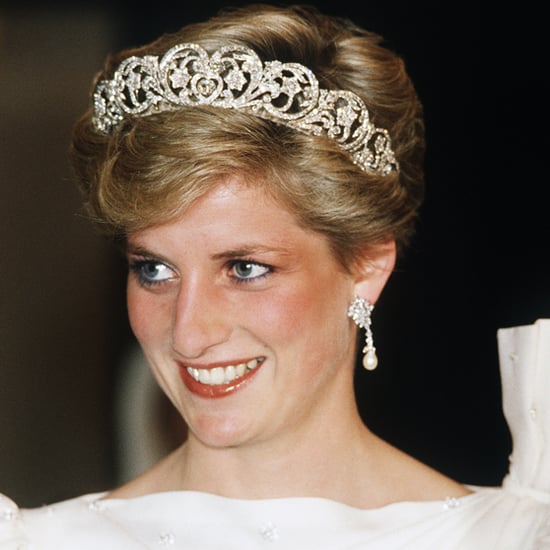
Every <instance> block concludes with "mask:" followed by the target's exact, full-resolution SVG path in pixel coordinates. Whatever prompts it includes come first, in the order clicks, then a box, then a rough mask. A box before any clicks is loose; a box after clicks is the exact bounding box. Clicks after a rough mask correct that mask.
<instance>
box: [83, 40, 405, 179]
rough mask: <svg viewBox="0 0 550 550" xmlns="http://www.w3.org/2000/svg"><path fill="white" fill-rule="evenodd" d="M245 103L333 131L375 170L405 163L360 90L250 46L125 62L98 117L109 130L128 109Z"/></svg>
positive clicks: (309, 129)
mask: <svg viewBox="0 0 550 550" xmlns="http://www.w3.org/2000/svg"><path fill="white" fill-rule="evenodd" d="M200 105H211V106H214V107H223V108H226V109H239V110H243V111H246V112H249V113H252V114H254V115H256V116H258V117H261V118H264V119H269V120H272V121H274V122H278V123H280V124H283V125H285V126H289V127H290V128H294V129H295V130H298V131H301V132H304V133H306V134H310V135H315V136H327V137H329V138H331V139H333V140H335V141H336V142H337V143H338V145H339V146H340V147H341V148H342V149H343V150H345V151H347V152H348V154H349V155H350V156H351V158H352V160H353V162H354V163H355V164H356V165H357V166H359V167H360V168H361V169H362V170H364V171H366V172H368V173H374V174H381V175H387V174H390V173H391V172H396V171H398V170H399V165H398V163H397V161H396V159H395V154H394V152H393V150H392V148H391V139H390V136H389V134H388V132H387V130H385V129H383V128H377V127H376V126H375V125H374V124H373V123H372V122H371V121H370V117H369V112H368V109H367V107H366V106H365V103H364V102H363V100H362V99H361V98H360V97H359V96H357V95H356V94H354V93H353V92H349V91H345V90H326V89H323V88H320V87H319V83H318V81H317V79H316V77H315V75H314V74H313V73H312V72H311V71H310V70H309V69H308V68H306V67H304V66H303V65H300V64H299V63H282V62H280V61H266V62H265V63H262V61H261V60H260V58H259V57H258V56H257V55H256V53H255V52H254V51H253V50H251V49H250V48H247V47H245V46H225V47H222V48H220V49H219V50H216V51H215V52H214V53H213V54H212V55H209V54H208V52H206V50H204V49H203V48H202V47H200V46H198V45H197V44H178V45H177V46H174V47H173V48H171V49H170V50H168V52H166V54H165V55H164V56H163V57H161V58H159V57H157V56H151V55H146V56H144V57H137V56H133V57H129V58H127V59H125V60H124V61H122V63H121V64H120V65H119V66H118V68H117V70H116V71H115V73H114V75H113V78H112V79H111V80H102V81H100V82H99V83H98V84H97V86H96V88H95V91H94V94H93V124H94V128H95V130H96V131H97V132H98V133H100V134H103V135H109V134H110V133H111V132H113V131H115V130H116V129H117V127H118V126H119V125H120V124H121V122H122V121H123V120H124V117H125V116H127V115H130V116H138V117H141V116H148V115H152V114H155V113H160V112H164V111H174V110H177V109H178V108H179V107H182V106H185V107H187V106H200Z"/></svg>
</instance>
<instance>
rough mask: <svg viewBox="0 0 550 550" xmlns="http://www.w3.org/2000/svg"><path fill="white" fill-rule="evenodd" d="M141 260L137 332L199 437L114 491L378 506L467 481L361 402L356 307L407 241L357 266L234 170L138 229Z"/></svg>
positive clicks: (452, 491)
mask: <svg viewBox="0 0 550 550" xmlns="http://www.w3.org/2000/svg"><path fill="white" fill-rule="evenodd" d="M128 259H129V263H130V266H131V270H130V275H129V279H128V310H129V317H130V322H131V325H132V329H133V331H134V333H135V335H136V337H137V339H138V340H139V342H140V344H141V346H142V348H143V351H144V353H145V355H146V357H147V360H148V362H149V364H150V366H151V368H152V371H153V373H154V375H155V377H156V379H157V381H158V382H159V384H160V386H161V387H162V389H163V390H164V392H165V393H166V394H167V395H168V397H169V398H170V399H171V401H172V403H173V404H174V406H175V407H176V409H177V410H178V411H179V413H180V414H181V416H182V418H183V419H184V421H185V422H186V423H187V426H188V428H189V435H188V438H187V441H186V442H185V443H184V444H183V445H182V446H181V447H180V448H179V449H177V450H176V451H175V452H174V453H172V454H171V455H170V456H168V457H167V458H166V459H165V460H164V461H162V462H161V463H160V464H158V465H157V466H155V467H154V468H152V469H151V470H149V471H148V472H146V473H144V474H143V475H142V476H140V477H139V478H138V479H136V480H134V481H132V482H130V483H129V484H127V485H125V486H123V487H121V488H119V489H117V490H115V491H113V492H112V493H110V494H109V495H108V497H111V498H114V497H119V498H127V497H132V496H138V495H142V494H147V493H151V492H159V491H167V490H196V491H205V492H210V493H214V494H220V495H224V496H228V497H235V498H275V497H291V496H318V497H325V498H330V499H333V500H336V501H339V502H343V503H346V504H349V505H351V506H356V507H359V508H373V507H379V506H383V505H385V504H389V503H391V502H396V501H401V500H431V499H441V498H445V497H447V496H461V495H463V494H466V493H467V490H466V489H465V488H463V487H462V486H460V485H459V484H457V483H455V482H453V481H451V480H449V479H447V478H445V477H444V476H442V475H440V474H438V473H436V472H434V471H433V470H431V469H430V468H428V467H426V466H424V465H422V464H420V463H418V462H417V461H415V460H414V459H412V458H410V457H408V456H406V455H405V454H403V453H401V452H400V451H398V450H396V449H394V448H393V447H391V446H390V445H388V444H386V443H384V442H383V441H382V440H380V439H379V438H378V437H377V436H375V435H374V434H372V433H371V432H370V431H369V430H368V429H367V428H366V427H365V425H364V423H363V422H362V420H361V418H360V416H359V414H358V411H357V407H356V404H355V400H354V392H353V370H354V361H355V346H356V327H355V325H354V324H353V322H352V321H351V320H350V319H349V318H348V317H347V316H346V312H347V308H348V306H349V304H350V303H351V301H352V300H353V297H354V296H355V295H359V296H362V297H364V298H366V299H368V300H369V301H370V302H372V303H374V302H376V300H377V298H378V296H379V295H380V293H381V291H382V289H383V287H384V285H385V283H386V281H387V278H388V277H389V275H390V273H391V270H392V268H393V265H394V261H395V246H394V244H393V242H391V241H389V242H388V243H384V244H381V245H379V246H378V247H377V248H376V249H375V250H372V249H371V250H370V251H369V255H368V257H365V258H364V259H363V260H362V261H359V262H357V264H356V265H353V266H349V268H348V269H344V268H343V267H342V266H341V265H340V264H339V263H338V262H337V260H336V259H335V258H334V255H333V254H332V252H331V250H330V247H329V244H328V241H327V240H326V238H325V237H324V236H322V235H320V234H317V233H314V232H311V231H307V230H305V229H303V228H302V227H300V226H299V225H298V224H297V223H296V221H295V219H294V218H293V216H292V215H291V214H290V213H289V212H288V211H287V210H286V209H284V208H283V207H282V206H281V205H279V204H278V203H277V202H276V201H275V200H274V199H273V198H271V197H269V196H267V195H266V193H265V192H264V191H263V190H262V189H261V188H260V187H254V186H245V185H243V184H242V183H241V182H239V181H238V179H230V180H228V181H225V182H221V183H220V184H219V185H217V186H216V187H214V188H213V189H212V190H211V191H209V192H208V193H207V194H205V195H204V196H203V197H201V198H200V199H199V200H198V201H196V202H195V203H194V204H193V205H192V206H191V207H190V208H188V209H187V210H186V211H185V212H184V213H183V214H182V215H181V216H180V217H179V218H177V219H176V220H174V221H171V222H169V223H166V224H162V225H159V226H155V227H152V228H149V229H146V230H143V231H140V232H138V233H135V234H133V235H130V236H129V239H128ZM197 379H198V380H197ZM207 379H210V380H209V383H206V382H207Z"/></svg>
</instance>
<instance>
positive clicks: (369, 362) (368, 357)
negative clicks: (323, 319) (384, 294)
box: [348, 296, 378, 370]
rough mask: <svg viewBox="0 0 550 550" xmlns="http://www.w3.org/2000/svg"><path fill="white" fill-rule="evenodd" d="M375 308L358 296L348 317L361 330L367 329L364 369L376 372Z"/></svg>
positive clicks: (350, 307)
mask: <svg viewBox="0 0 550 550" xmlns="http://www.w3.org/2000/svg"><path fill="white" fill-rule="evenodd" d="M373 309H374V306H373V305H372V304H370V303H369V302H368V301H367V300H365V299H364V298H360V297H359V296H356V297H355V298H354V300H353V302H352V304H351V306H349V309H348V317H351V318H352V319H353V321H354V322H355V324H356V325H357V326H358V327H359V328H364V329H365V347H364V348H363V353H364V356H363V367H365V369H367V370H374V369H375V368H376V367H377V365H378V357H376V348H375V347H374V340H373V338H372V331H371V328H370V325H371V318H370V316H371V313H372V310H373Z"/></svg>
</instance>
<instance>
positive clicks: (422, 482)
mask: <svg viewBox="0 0 550 550" xmlns="http://www.w3.org/2000/svg"><path fill="white" fill-rule="evenodd" d="M378 452H379V454H378V459H377V460H378V466H379V470H380V471H381V472H382V478H383V479H384V482H385V487H386V488H387V491H388V493H387V495H388V496H387V500H388V502H392V501H393V502H398V501H413V502H417V501H431V500H444V499H446V498H449V497H454V498H459V497H462V496H465V495H468V494H470V493H471V490H470V489H468V488H467V487H466V486H465V485H463V484H462V483H459V482H458V481H455V480H454V479H451V478H450V477H448V476H446V475H445V474H443V473H441V472H438V471H437V470H435V469H434V468H432V467H431V466H428V465H427V464H424V463H423V462H421V461H419V460H417V459H416V458H414V457H412V456H410V455H408V454H406V453H404V452H403V451H401V450H399V449H397V448H395V447H393V446H392V445H390V444H388V443H386V442H384V441H381V442H380V447H379V451H378Z"/></svg>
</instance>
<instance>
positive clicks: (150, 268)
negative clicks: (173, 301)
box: [130, 260, 174, 285]
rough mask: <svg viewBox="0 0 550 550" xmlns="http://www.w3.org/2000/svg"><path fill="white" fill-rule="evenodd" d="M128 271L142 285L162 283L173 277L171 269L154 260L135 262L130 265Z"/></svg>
mask: <svg viewBox="0 0 550 550" xmlns="http://www.w3.org/2000/svg"><path fill="white" fill-rule="evenodd" d="M130 269H131V270H132V271H133V272H134V273H135V274H136V275H137V277H138V279H139V282H140V283H141V284H143V285H154V284H159V283H163V282H165V281H168V280H169V279H171V278H172V277H173V276H174V272H173V271H172V269H170V268H169V267H168V266H167V265H166V264H163V263H162V262H157V261H155V260H136V261H135V262H133V263H132V264H131V265H130Z"/></svg>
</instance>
